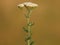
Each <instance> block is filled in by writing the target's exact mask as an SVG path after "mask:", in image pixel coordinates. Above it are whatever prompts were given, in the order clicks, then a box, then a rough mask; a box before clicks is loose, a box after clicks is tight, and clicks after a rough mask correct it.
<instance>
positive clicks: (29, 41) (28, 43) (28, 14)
mask: <svg viewBox="0 0 60 45" xmlns="http://www.w3.org/2000/svg"><path fill="white" fill-rule="evenodd" d="M26 16H27V18H26V20H27V29H28V36H29V37H30V38H31V26H29V25H28V24H29V23H30V16H31V10H28V13H27V15H26ZM30 43H31V39H29V40H27V45H30Z"/></svg>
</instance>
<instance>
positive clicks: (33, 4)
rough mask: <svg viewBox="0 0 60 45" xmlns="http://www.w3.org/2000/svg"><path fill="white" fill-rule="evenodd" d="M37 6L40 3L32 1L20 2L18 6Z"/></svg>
mask: <svg viewBox="0 0 60 45" xmlns="http://www.w3.org/2000/svg"><path fill="white" fill-rule="evenodd" d="M25 6H26V7H33V8H34V7H37V6H38V4H35V3H32V2H24V3H22V4H19V5H18V7H25Z"/></svg>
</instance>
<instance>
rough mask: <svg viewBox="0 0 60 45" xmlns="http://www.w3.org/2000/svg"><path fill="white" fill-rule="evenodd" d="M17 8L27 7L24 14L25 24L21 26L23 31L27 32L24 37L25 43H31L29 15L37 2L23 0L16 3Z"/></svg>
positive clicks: (29, 44) (28, 44)
mask: <svg viewBox="0 0 60 45" xmlns="http://www.w3.org/2000/svg"><path fill="white" fill-rule="evenodd" d="M18 7H19V8H24V7H25V8H26V9H27V14H26V15H25V17H26V21H27V23H26V26H25V27H23V29H24V31H25V32H27V33H28V34H27V36H26V38H25V41H26V45H33V42H34V41H32V32H31V26H32V25H33V23H32V22H31V21H30V17H31V12H32V9H34V8H36V7H38V4H35V3H32V2H24V3H21V4H19V5H18Z"/></svg>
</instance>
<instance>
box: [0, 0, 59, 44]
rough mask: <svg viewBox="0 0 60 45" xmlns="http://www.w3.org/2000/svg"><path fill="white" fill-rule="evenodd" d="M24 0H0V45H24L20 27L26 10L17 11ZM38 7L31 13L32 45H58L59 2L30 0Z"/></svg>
mask: <svg viewBox="0 0 60 45" xmlns="http://www.w3.org/2000/svg"><path fill="white" fill-rule="evenodd" d="M25 1H26V0H0V45H25V41H24V38H25V36H26V35H25V32H24V31H23V29H22V27H23V26H25V23H26V20H25V17H24V14H25V13H26V10H25V9H23V10H21V9H18V8H17V5H18V4H19V3H22V2H25ZM30 1H31V2H34V3H37V4H38V5H39V6H38V7H37V8H36V9H35V10H34V11H33V13H32V16H31V21H33V22H34V23H35V25H34V26H33V27H32V33H33V35H32V37H33V40H34V41H35V44H34V45H60V1H59V0H30Z"/></svg>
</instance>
